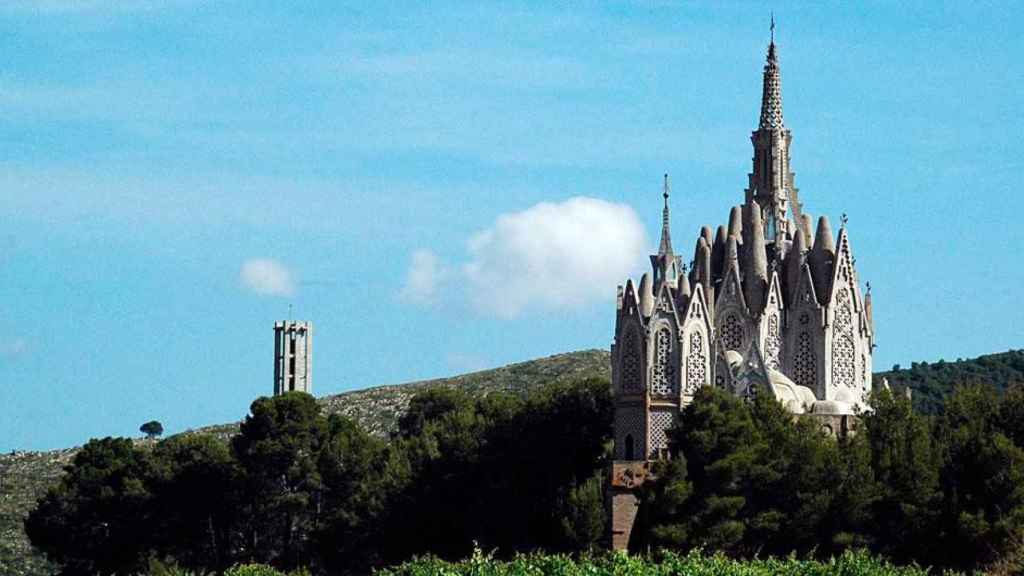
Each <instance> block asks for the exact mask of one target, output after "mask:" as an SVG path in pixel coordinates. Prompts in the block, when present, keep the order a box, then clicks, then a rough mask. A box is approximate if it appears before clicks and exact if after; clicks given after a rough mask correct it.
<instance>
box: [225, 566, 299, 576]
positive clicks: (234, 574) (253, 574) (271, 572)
mask: <svg viewBox="0 0 1024 576" xmlns="http://www.w3.org/2000/svg"><path fill="white" fill-rule="evenodd" d="M224 576H285V575H284V573H283V572H278V571H277V570H275V569H273V568H271V567H270V566H267V565H266V564H236V565H234V566H232V567H231V568H228V569H227V571H226V572H224Z"/></svg>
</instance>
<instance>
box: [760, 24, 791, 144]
mask: <svg viewBox="0 0 1024 576" xmlns="http://www.w3.org/2000/svg"><path fill="white" fill-rule="evenodd" d="M771 31H772V40H771V43H769V44H768V62H767V63H765V65H764V87H763V90H762V93H761V122H760V125H759V126H758V128H760V129H761V130H781V129H783V128H785V126H784V125H783V122H782V74H781V72H780V71H779V57H778V55H777V54H776V53H775V16H774V15H772V26H771Z"/></svg>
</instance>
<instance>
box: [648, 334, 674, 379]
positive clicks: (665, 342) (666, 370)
mask: <svg viewBox="0 0 1024 576" xmlns="http://www.w3.org/2000/svg"><path fill="white" fill-rule="evenodd" d="M654 346H655V348H654V367H653V368H652V370H651V394H652V395H655V396H669V395H671V394H672V393H673V392H675V385H674V382H673V381H674V378H673V376H674V374H673V370H672V332H671V331H670V330H669V329H668V327H667V326H665V327H662V328H659V329H658V331H657V333H656V334H655V337H654Z"/></svg>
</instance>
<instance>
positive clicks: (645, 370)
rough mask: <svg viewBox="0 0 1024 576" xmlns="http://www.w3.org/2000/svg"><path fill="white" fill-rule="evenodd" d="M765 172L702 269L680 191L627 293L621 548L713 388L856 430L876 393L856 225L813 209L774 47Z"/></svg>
mask: <svg viewBox="0 0 1024 576" xmlns="http://www.w3.org/2000/svg"><path fill="white" fill-rule="evenodd" d="M763 82H764V86H763V92H762V98H761V114H760V120H759V123H758V127H757V130H755V131H754V132H753V134H752V135H751V143H752V144H753V148H754V154H753V168H752V170H751V173H750V174H749V175H748V183H747V187H746V189H745V191H744V197H743V202H742V204H740V205H737V206H733V207H732V208H731V210H730V211H729V216H728V221H727V223H726V224H723V225H720V226H718V227H717V228H712V227H710V226H704V227H703V228H702V229H701V231H700V234H699V236H698V237H697V241H696V247H695V249H694V256H693V260H692V261H691V262H690V264H689V266H687V265H684V264H683V260H682V257H681V256H680V255H678V254H676V253H675V251H674V250H673V247H672V238H671V234H670V231H669V192H670V190H669V181H668V176H667V175H666V176H665V182H664V192H663V197H664V211H663V220H662V230H661V242H660V245H659V247H658V253H657V254H654V255H652V256H651V268H652V270H651V272H650V273H648V274H644V275H643V277H642V278H641V279H640V282H639V284H638V285H637V284H634V283H633V281H632V280H627V281H626V284H625V286H620V287H619V289H618V297H617V301H616V319H615V340H614V343H613V344H612V346H611V356H612V386H613V393H614V397H615V448H614V450H615V453H614V459H615V463H614V465H613V470H612V478H611V494H610V496H611V502H610V505H611V515H612V522H611V524H612V544H613V547H615V548H618V549H623V548H625V547H626V546H627V544H628V541H629V534H630V530H631V527H632V523H633V520H634V518H635V515H636V499H635V497H634V496H633V494H634V493H635V489H636V487H637V486H638V485H639V484H640V483H642V482H643V478H644V476H645V474H646V473H647V470H648V466H647V463H648V462H649V461H651V460H656V459H659V458H661V457H663V456H664V455H666V454H667V452H668V448H669V446H668V441H667V434H666V431H667V430H668V428H670V427H671V426H672V424H673V422H674V420H675V419H676V418H677V416H678V415H679V413H680V411H681V410H682V409H683V408H684V407H685V406H686V405H687V404H688V403H689V402H690V401H692V399H693V395H694V393H695V392H696V391H697V389H698V388H700V387H701V386H716V387H719V388H722V389H724V390H728V391H730V392H731V393H733V394H736V395H737V396H740V397H744V398H749V397H751V396H753V395H755V394H768V395H770V396H771V397H774V398H775V399H777V400H778V401H779V402H780V403H782V404H783V406H785V408H786V409H787V410H789V411H790V412H792V413H794V414H801V415H809V416H812V417H816V418H818V419H820V420H821V425H822V429H823V432H825V433H828V434H845V433H846V432H848V428H849V427H851V426H853V425H854V422H855V420H854V418H853V416H854V415H855V414H856V413H857V412H858V411H860V410H863V409H864V408H865V402H866V397H867V394H868V393H869V392H870V391H871V353H872V348H873V346H874V331H873V327H872V320H871V295H870V292H868V293H866V294H865V293H862V291H861V288H860V283H859V281H858V279H857V272H856V269H855V264H856V259H855V258H854V257H853V253H852V249H851V246H850V237H849V232H848V230H847V222H846V216H845V215H844V216H843V218H842V219H841V222H840V226H839V232H838V234H835V235H834V234H833V231H832V225H831V223H830V222H829V219H828V218H827V217H825V216H821V217H820V218H819V219H818V221H817V223H815V222H814V220H813V218H812V217H811V215H810V214H809V213H808V212H806V211H805V210H804V206H803V204H802V203H801V201H800V196H799V190H798V189H797V187H796V185H795V182H794V174H793V172H792V171H791V170H790V145H791V143H792V141H793V136H792V133H791V132H790V130H789V129H788V128H786V125H785V122H784V120H783V114H782V84H781V74H780V70H779V60H778V54H777V49H776V45H775V42H774V38H773V39H772V42H771V43H770V44H769V46H768V57H767V63H766V64H765V66H764V80H763Z"/></svg>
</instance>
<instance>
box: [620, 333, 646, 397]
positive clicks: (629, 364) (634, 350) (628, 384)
mask: <svg viewBox="0 0 1024 576" xmlns="http://www.w3.org/2000/svg"><path fill="white" fill-rule="evenodd" d="M643 389H644V382H643V374H642V373H641V371H640V340H639V339H638V338H637V336H636V331H634V330H627V331H626V336H625V337H624V338H623V342H622V391H623V392H633V393H635V392H642V391H643Z"/></svg>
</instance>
